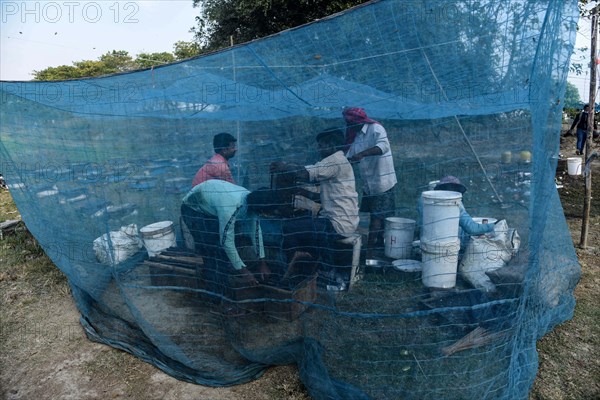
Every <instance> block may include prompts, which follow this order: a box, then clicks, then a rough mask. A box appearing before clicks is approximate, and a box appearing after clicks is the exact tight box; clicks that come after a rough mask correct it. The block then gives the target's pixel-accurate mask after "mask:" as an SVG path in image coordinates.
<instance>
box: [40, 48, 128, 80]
mask: <svg viewBox="0 0 600 400" xmlns="http://www.w3.org/2000/svg"><path fill="white" fill-rule="evenodd" d="M135 68H136V64H135V62H134V60H133V58H131V56H130V55H129V53H128V52H127V51H124V50H113V51H109V52H107V53H106V54H103V55H101V56H100V57H99V58H98V60H95V61H94V60H82V61H74V62H73V65H60V66H58V67H48V68H46V69H43V70H41V71H33V79H34V80H36V81H59V80H65V79H77V78H87V77H92V76H102V75H110V74H115V73H118V72H125V71H130V70H132V69H135Z"/></svg>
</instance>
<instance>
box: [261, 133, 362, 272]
mask: <svg viewBox="0 0 600 400" xmlns="http://www.w3.org/2000/svg"><path fill="white" fill-rule="evenodd" d="M316 140H317V144H318V146H319V153H320V155H321V158H322V159H321V161H319V162H318V163H316V164H313V165H307V166H298V165H294V164H287V163H284V162H275V163H273V164H271V172H273V173H281V172H286V173H290V172H293V173H294V174H295V175H296V178H297V179H298V180H299V181H302V182H312V183H318V184H319V185H320V193H319V200H320V202H321V211H320V212H319V214H318V215H317V217H316V218H314V217H312V216H306V217H303V218H295V219H292V220H289V221H286V223H285V224H284V228H283V233H284V239H283V247H284V250H286V253H287V256H288V260H289V259H292V260H293V259H294V253H295V252H303V253H309V254H310V255H311V256H313V257H314V258H315V259H318V258H319V257H320V256H322V255H323V254H324V251H326V250H327V249H328V248H330V247H331V245H332V244H333V243H334V242H335V241H337V240H340V239H343V238H344V237H346V236H349V235H350V234H352V233H354V232H355V231H356V228H357V227H358V222H359V216H358V194H357V193H356V189H355V180H354V171H353V170H352V166H351V165H350V162H349V161H348V160H347V158H346V156H345V155H344V152H343V150H342V149H343V146H344V133H343V132H342V131H341V130H339V129H328V130H326V131H323V132H320V133H319V134H318V135H317V138H316ZM305 192H306V191H304V192H302V193H301V194H303V195H306V193H305Z"/></svg>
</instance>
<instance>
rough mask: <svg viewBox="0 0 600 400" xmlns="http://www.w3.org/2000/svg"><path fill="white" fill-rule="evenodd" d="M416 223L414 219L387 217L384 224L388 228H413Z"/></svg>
mask: <svg viewBox="0 0 600 400" xmlns="http://www.w3.org/2000/svg"><path fill="white" fill-rule="evenodd" d="M416 223H417V221H415V220H414V219H409V218H400V217H388V218H386V219H385V224H386V225H389V226H407V227H410V226H414V225H415V224H416Z"/></svg>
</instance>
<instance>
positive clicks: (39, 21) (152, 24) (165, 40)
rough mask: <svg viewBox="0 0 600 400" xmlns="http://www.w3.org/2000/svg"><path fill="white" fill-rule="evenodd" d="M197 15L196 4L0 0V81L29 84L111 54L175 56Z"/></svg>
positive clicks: (164, 0) (170, 0) (188, 1)
mask: <svg viewBox="0 0 600 400" xmlns="http://www.w3.org/2000/svg"><path fill="white" fill-rule="evenodd" d="M197 15H199V9H198V8H193V1H192V0H141V1H140V0H136V1H117V0H96V1H87V0H84V1H77V0H57V1H23V0H15V1H10V0H0V80H31V79H33V76H32V74H31V73H32V72H33V71H34V70H37V71H39V70H43V69H45V68H47V67H56V66H59V65H71V64H72V62H73V61H81V60H97V59H98V57H100V56H101V55H102V54H105V53H107V52H109V51H112V50H126V51H128V52H129V54H130V55H131V56H132V57H135V56H136V55H137V54H139V53H142V52H144V53H153V52H163V51H168V52H172V51H173V44H174V43H175V42H177V41H180V40H184V41H192V40H193V34H192V33H189V30H190V28H191V27H193V26H195V20H194V18H195V17H196V16H197Z"/></svg>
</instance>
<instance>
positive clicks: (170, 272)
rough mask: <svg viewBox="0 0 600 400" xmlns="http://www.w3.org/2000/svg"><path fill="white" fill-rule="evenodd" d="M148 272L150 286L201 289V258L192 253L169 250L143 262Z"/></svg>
mask: <svg viewBox="0 0 600 400" xmlns="http://www.w3.org/2000/svg"><path fill="white" fill-rule="evenodd" d="M144 264H145V265H147V266H148V268H149V270H150V283H151V284H152V286H175V287H187V288H191V289H199V288H201V287H202V286H203V285H202V282H201V277H200V272H201V269H202V266H203V264H204V263H203V260H202V257H199V256H198V255H195V254H193V253H189V252H185V251H179V250H177V249H169V250H167V251H164V252H162V253H160V254H157V255H156V256H154V257H150V258H149V259H148V260H146V261H144Z"/></svg>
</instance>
